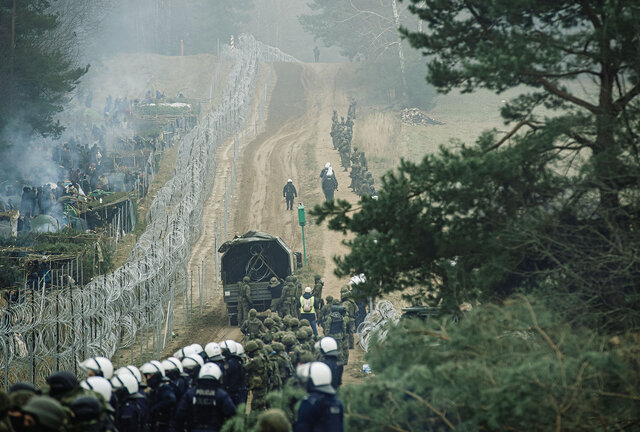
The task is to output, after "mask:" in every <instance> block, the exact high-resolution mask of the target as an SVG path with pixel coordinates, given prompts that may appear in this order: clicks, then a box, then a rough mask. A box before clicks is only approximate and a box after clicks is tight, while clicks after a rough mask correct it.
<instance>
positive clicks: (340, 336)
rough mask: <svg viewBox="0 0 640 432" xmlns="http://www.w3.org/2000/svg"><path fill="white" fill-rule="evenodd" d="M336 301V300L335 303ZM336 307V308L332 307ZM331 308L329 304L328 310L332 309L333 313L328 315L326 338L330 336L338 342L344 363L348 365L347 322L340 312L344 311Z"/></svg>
mask: <svg viewBox="0 0 640 432" xmlns="http://www.w3.org/2000/svg"><path fill="white" fill-rule="evenodd" d="M335 302H336V300H335V299H334V303H335ZM332 306H336V307H332ZM332 306H329V304H327V308H330V309H331V312H330V313H329V314H328V315H327V318H326V321H325V327H324V334H325V336H330V337H332V338H334V339H335V340H336V342H337V343H338V347H340V350H341V351H342V358H341V359H342V363H344V364H347V362H348V359H349V341H348V340H347V337H346V333H347V320H346V319H345V317H344V316H343V315H342V314H341V313H340V310H341V309H343V308H341V307H339V306H338V305H335V304H334V305H332Z"/></svg>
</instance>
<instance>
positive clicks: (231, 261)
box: [218, 231, 296, 325]
mask: <svg viewBox="0 0 640 432" xmlns="http://www.w3.org/2000/svg"><path fill="white" fill-rule="evenodd" d="M218 252H219V253H221V254H222V258H221V261H220V273H221V275H220V276H221V279H222V288H223V295H224V302H225V304H226V305H227V314H228V315H229V324H230V325H240V324H242V323H238V318H237V316H238V283H239V282H242V279H243V278H244V277H245V276H249V279H250V282H249V285H250V286H251V300H252V301H253V303H252V305H251V307H253V308H255V309H256V310H257V311H258V312H263V311H265V310H267V309H269V308H270V306H271V302H272V300H274V299H277V298H280V296H281V295H282V286H283V283H282V282H284V280H285V278H286V277H287V276H290V275H292V274H293V272H294V268H295V264H296V254H294V252H292V251H291V249H290V248H289V246H287V244H286V243H285V242H284V241H282V239H281V238H280V237H277V236H273V235H271V234H267V233H263V232H260V231H249V232H247V233H246V234H244V235H242V236H236V237H235V238H234V239H233V240H229V241H228V242H225V243H224V244H223V245H222V246H220V248H219V249H218ZM272 277H276V278H278V280H279V281H280V282H281V283H280V284H279V285H278V286H276V287H270V285H269V281H270V280H271V278H272Z"/></svg>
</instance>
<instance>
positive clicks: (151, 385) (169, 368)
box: [0, 323, 342, 432]
mask: <svg viewBox="0 0 640 432" xmlns="http://www.w3.org/2000/svg"><path fill="white" fill-rule="evenodd" d="M291 324H293V323H291ZM297 325H298V326H300V323H297ZM307 325H308V323H307ZM302 328H306V327H305V325H304V323H303V324H302V326H300V329H302ZM292 329H294V326H284V327H283V331H284V330H287V331H291V330H292ZM300 329H298V332H299V330H300ZM305 334H307V333H305ZM292 337H293V336H291V335H289V334H287V336H286V337H284V340H283V342H277V341H275V340H274V341H272V342H271V344H270V345H265V344H263V343H262V341H261V340H260V339H254V340H251V341H249V342H248V343H247V344H246V345H245V346H244V347H243V345H242V344H239V343H237V342H235V341H233V340H225V341H223V342H220V343H216V342H210V343H208V344H207V345H206V346H205V347H204V348H203V347H202V346H201V345H199V344H193V345H188V346H185V347H184V348H182V349H180V350H178V351H177V352H176V353H175V354H174V355H173V356H172V357H169V358H167V359H164V360H162V361H157V360H152V361H150V362H148V363H145V364H143V365H142V366H141V367H140V368H137V367H136V366H133V365H129V366H125V367H122V368H119V369H118V370H115V371H114V367H113V364H112V363H111V361H110V360H109V359H107V358H105V357H92V358H89V359H87V360H85V361H83V362H81V363H80V368H81V369H82V370H83V371H84V372H85V373H86V376H85V377H84V379H83V380H82V381H79V380H78V378H77V377H76V376H74V375H73V374H72V373H70V372H67V371H57V372H54V373H52V374H51V375H50V376H49V377H47V379H46V385H45V386H43V388H41V389H38V388H36V387H34V386H33V385H31V384H28V383H16V384H14V385H13V386H11V388H10V390H9V394H8V395H7V394H6V393H4V392H2V391H0V406H1V407H2V408H3V409H2V410H1V411H0V430H8V431H11V430H33V431H41V430H42V431H70V432H76V431H77V432H88V431H95V432H98V431H111V432H117V431H120V432H169V431H171V432H173V431H180V432H184V431H201V432H216V431H219V430H221V429H222V427H223V425H224V424H225V422H227V421H228V420H229V419H231V418H232V417H233V416H235V415H236V413H237V412H238V409H237V407H238V405H240V404H243V403H246V402H247V398H248V394H249V391H251V398H250V400H251V409H252V411H254V412H256V411H262V410H264V409H265V408H266V403H265V396H266V391H271V390H279V389H281V388H282V387H283V386H284V385H288V386H294V387H297V388H303V389H305V390H306V391H307V392H308V393H307V394H306V397H304V396H305V395H300V397H299V398H298V401H299V400H300V399H302V398H303V397H304V401H302V403H301V406H300V411H298V416H295V415H292V413H290V414H289V415H288V416H287V415H285V413H284V412H281V413H280V414H278V413H276V415H275V417H274V415H273V413H270V414H269V415H267V416H265V420H264V421H265V422H274V423H275V424H281V425H282V424H284V425H285V427H284V428H281V429H275V428H272V429H268V430H282V431H283V432H284V431H289V430H290V423H289V422H295V425H294V430H295V431H297V430H307V429H305V428H306V427H307V426H308V425H309V424H324V425H326V427H324V428H321V429H313V430H322V431H325V430H326V431H341V430H342V404H341V403H340V401H339V400H338V399H337V398H336V396H335V393H336V391H335V390H336V388H337V387H338V386H339V385H340V384H341V376H342V366H341V364H340V362H339V360H338V356H339V351H338V347H337V344H336V342H335V340H333V339H331V338H324V339H322V340H321V341H319V342H318V343H317V344H316V345H315V347H314V346H313V344H311V342H310V341H308V340H307V339H306V338H305V339H304V340H298V339H295V338H294V339H293V340H292ZM302 352H305V353H306V354H304V355H302V354H300V353H302ZM316 361H317V362H319V363H321V364H322V366H319V365H317V364H316V363H317V362H316ZM334 371H335V372H334ZM317 400H321V401H322V404H321V405H322V406H324V405H326V406H327V407H331V408H332V409H331V410H329V411H330V412H325V411H326V410H324V411H323V410H320V411H318V409H317V407H316V408H314V406H313V405H315V401H317ZM296 402H297V401H296ZM311 402H313V403H311ZM308 403H311V405H312V406H311V407H309V406H308ZM291 406H292V407H293V405H291ZM239 412H240V413H243V411H239ZM296 417H297V418H296ZM270 419H271V420H270ZM271 426H273V424H272V425H271ZM309 430H310V429H309Z"/></svg>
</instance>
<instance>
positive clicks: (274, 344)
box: [271, 342, 284, 353]
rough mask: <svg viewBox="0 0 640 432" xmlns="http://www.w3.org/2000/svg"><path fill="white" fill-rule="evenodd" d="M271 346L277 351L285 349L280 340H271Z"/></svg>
mask: <svg viewBox="0 0 640 432" xmlns="http://www.w3.org/2000/svg"><path fill="white" fill-rule="evenodd" d="M271 347H272V348H273V350H274V351H275V352H277V353H279V352H282V351H284V345H282V343H280V342H271Z"/></svg>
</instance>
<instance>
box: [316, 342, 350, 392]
mask: <svg viewBox="0 0 640 432" xmlns="http://www.w3.org/2000/svg"><path fill="white" fill-rule="evenodd" d="M318 347H319V349H320V356H321V358H320V361H321V362H322V363H324V364H326V365H327V366H329V369H331V387H333V388H334V389H335V390H337V389H338V387H340V386H341V385H342V373H343V371H344V364H343V363H342V359H341V357H342V351H340V349H339V347H338V343H337V342H336V340H335V339H334V338H332V337H329V336H326V337H323V338H322V339H320V342H318Z"/></svg>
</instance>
